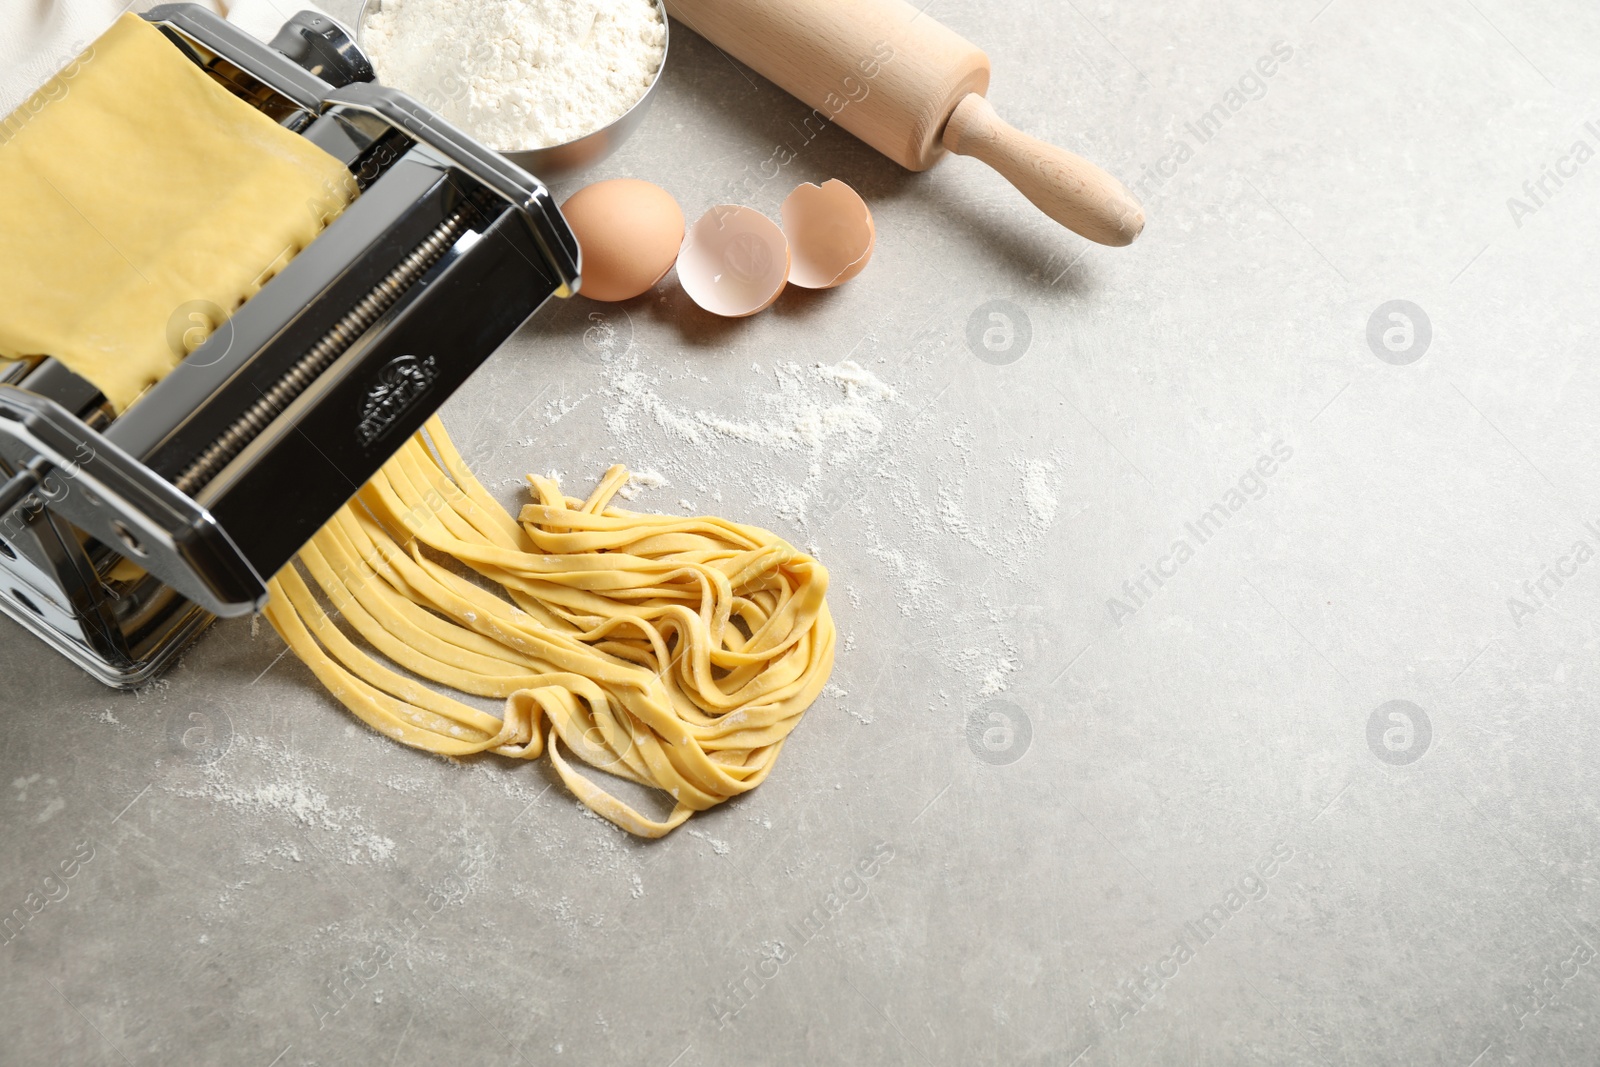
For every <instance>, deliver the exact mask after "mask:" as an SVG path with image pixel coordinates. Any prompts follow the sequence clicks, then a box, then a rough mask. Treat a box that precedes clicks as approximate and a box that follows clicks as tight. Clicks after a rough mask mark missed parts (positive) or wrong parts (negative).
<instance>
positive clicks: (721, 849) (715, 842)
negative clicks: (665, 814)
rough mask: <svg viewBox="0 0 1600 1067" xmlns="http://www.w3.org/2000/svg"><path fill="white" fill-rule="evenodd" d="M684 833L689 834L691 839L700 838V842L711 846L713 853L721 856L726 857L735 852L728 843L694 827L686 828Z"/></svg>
mask: <svg viewBox="0 0 1600 1067" xmlns="http://www.w3.org/2000/svg"><path fill="white" fill-rule="evenodd" d="M684 833H686V834H688V835H689V836H690V837H698V838H699V839H700V840H702V841H704V842H705V843H706V844H708V845H710V846H711V851H712V852H715V853H716V854H717V855H719V856H726V855H727V854H728V853H729V852H732V851H733V848H732V846H730V845H729V844H728V843H727V842H726V841H722V840H719V839H717V838H715V837H712V836H711V835H710V834H708V833H706V832H705V831H704V830H696V829H695V828H694V827H693V826H692V825H691V826H687V827H685V828H684Z"/></svg>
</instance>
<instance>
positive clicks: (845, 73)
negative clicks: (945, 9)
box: [666, 0, 1144, 245]
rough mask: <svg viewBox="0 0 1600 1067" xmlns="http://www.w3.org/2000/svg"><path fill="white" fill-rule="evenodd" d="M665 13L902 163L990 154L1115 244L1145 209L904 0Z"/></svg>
mask: <svg viewBox="0 0 1600 1067" xmlns="http://www.w3.org/2000/svg"><path fill="white" fill-rule="evenodd" d="M666 5H667V13H668V14H670V15H671V16H672V17H673V18H675V19H677V20H678V21H679V22H681V23H683V24H684V25H685V26H687V27H688V28H689V29H691V30H693V31H694V32H696V33H698V34H699V35H700V36H702V37H704V38H705V39H706V40H708V41H710V42H711V43H712V44H714V45H716V46H717V47H718V48H720V49H722V50H723V51H724V52H727V53H728V54H729V55H732V56H733V57H735V58H736V59H739V60H740V61H741V62H743V63H745V64H747V65H748V66H750V67H753V68H754V69H755V70H757V71H759V72H760V73H762V74H763V75H765V76H766V77H767V78H769V79H771V80H772V81H773V82H775V83H777V84H778V85H779V86H780V87H782V88H783V89H785V90H787V91H788V92H790V93H792V94H793V95H794V96H796V97H799V98H800V99H801V100H802V101H804V102H805V103H807V104H809V105H810V106H811V107H813V108H816V109H817V110H818V111H819V112H821V113H822V114H823V115H824V116H827V117H829V118H830V119H831V120H832V121H836V122H838V123H839V125H841V126H843V127H844V128H845V129H847V130H849V131H850V132H851V133H853V134H855V135H856V136H857V137H859V138H861V139H862V140H863V141H865V142H867V143H868V144H869V145H871V146H872V147H873V148H876V149H877V150H878V151H880V152H882V153H883V154H884V155H886V156H888V157H889V158H890V159H892V160H894V161H895V162H896V163H899V164H900V165H901V166H903V167H906V168H908V169H910V170H927V169H928V168H929V167H931V166H933V164H935V163H937V162H938V161H939V158H940V157H941V156H943V155H944V152H945V149H949V150H950V151H952V152H955V153H957V154H958V155H963V156H972V157H974V158H976V159H980V160H982V161H983V162H985V163H987V164H989V166H991V167H993V168H994V169H995V170H997V171H999V172H1000V173H1001V174H1002V175H1004V176H1005V178H1006V179H1007V180H1008V181H1010V182H1011V184H1012V185H1015V186H1016V187H1017V188H1018V189H1019V190H1021V192H1022V194H1023V195H1024V196H1026V197H1027V198H1028V199H1029V200H1031V201H1033V202H1034V204H1035V205H1037V206H1038V208H1039V209H1040V210H1041V211H1043V212H1044V213H1045V214H1046V215H1049V216H1050V217H1051V218H1052V219H1055V220H1056V221H1057V222H1059V223H1061V225H1063V226H1065V227H1067V228H1068V229H1070V230H1073V231H1075V232H1077V233H1080V234H1082V235H1083V236H1085V237H1087V238H1089V240H1091V241H1099V242H1100V243H1101V244H1107V245H1125V244H1127V243H1128V242H1130V241H1132V240H1133V239H1134V238H1135V237H1137V236H1139V231H1140V230H1142V229H1143V228H1144V211H1143V210H1142V209H1141V208H1140V207H1139V205H1138V202H1137V201H1135V200H1134V199H1133V197H1132V196H1131V195H1130V194H1129V193H1128V190H1127V189H1125V188H1124V187H1123V185H1122V183H1121V182H1119V181H1117V179H1115V178H1113V177H1112V176H1111V175H1109V174H1107V173H1106V172H1105V171H1103V170H1101V169H1100V168H1099V167H1097V166H1095V165H1094V164H1093V163H1090V162H1089V161H1088V160H1086V159H1084V158H1082V157H1081V156H1076V155H1073V154H1072V153H1071V152H1068V151H1066V150H1065V149H1062V148H1057V147H1056V146H1055V145H1051V144H1046V143H1045V142H1043V141H1041V140H1039V139H1037V138H1035V137H1030V136H1028V135H1027V134H1025V133H1023V132H1021V131H1020V130H1017V129H1016V128H1014V127H1013V126H1011V125H1009V124H1008V123H1006V122H1005V120H1003V119H1002V118H1000V116H998V115H996V114H995V111H994V108H992V107H991V106H989V102H988V101H987V100H985V99H984V96H983V94H984V92H985V91H986V90H987V89H988V88H989V57H988V56H986V55H984V54H983V51H982V50H981V49H979V48H977V47H976V46H975V45H972V44H970V43H969V42H967V41H966V40H964V39H963V38H962V37H961V36H960V35H959V34H957V33H956V32H955V31H953V30H950V29H948V28H946V27H945V26H942V25H940V24H939V23H938V22H937V21H936V20H934V19H933V18H932V17H931V16H929V15H924V14H921V13H920V12H918V10H917V9H916V8H915V7H912V6H911V5H910V4H909V3H906V2H905V0H666Z"/></svg>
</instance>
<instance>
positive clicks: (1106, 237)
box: [943, 93, 1144, 245]
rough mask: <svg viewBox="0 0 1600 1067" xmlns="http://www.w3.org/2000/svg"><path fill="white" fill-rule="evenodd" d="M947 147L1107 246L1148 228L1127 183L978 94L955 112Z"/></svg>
mask: <svg viewBox="0 0 1600 1067" xmlns="http://www.w3.org/2000/svg"><path fill="white" fill-rule="evenodd" d="M943 141H944V146H945V147H946V148H948V149H950V151H952V152H954V153H956V154H957V155H961V156H971V157H973V158H974V159H978V160H981V161H983V162H984V163H987V164H988V165H989V166H991V167H993V168H994V169H995V170H997V171H999V172H1000V174H1001V176H1002V177H1004V178H1005V179H1006V180H1007V181H1009V182H1010V183H1011V184H1012V185H1014V186H1016V187H1017V189H1018V190H1019V191H1020V192H1021V193H1022V195H1023V196H1026V197H1027V198H1028V199H1029V200H1031V201H1033V203H1034V205H1035V206H1036V207H1038V208H1039V210H1040V211H1043V212H1044V213H1045V214H1046V215H1049V216H1050V217H1051V218H1052V219H1054V220H1055V221H1057V222H1059V223H1060V224H1061V225H1063V226H1065V227H1066V228H1067V229H1069V230H1071V231H1073V232H1074V233H1078V234H1081V235H1083V236H1084V237H1087V238H1088V239H1089V240H1091V241H1098V242H1099V243H1100V244H1103V245H1125V244H1128V243H1130V242H1131V241H1132V240H1133V239H1134V238H1135V237H1138V236H1139V231H1141V230H1143V229H1144V209H1143V208H1141V207H1140V206H1139V203H1138V201H1136V200H1135V199H1134V198H1133V196H1132V194H1130V193H1129V192H1128V190H1127V189H1126V188H1124V187H1123V184H1122V183H1121V182H1119V181H1117V179H1115V178H1113V177H1112V176H1111V175H1109V174H1107V173H1106V172H1105V171H1103V170H1101V169H1100V168H1099V167H1097V166H1095V165H1094V164H1093V163H1090V162H1089V161H1088V160H1087V159H1084V158H1083V157H1082V156H1077V155H1074V154H1072V153H1071V152H1068V151H1067V150H1066V149H1064V148H1057V147H1056V146H1055V145H1053V144H1047V143H1046V142H1044V141H1041V140H1039V139H1038V138H1037V137H1030V136H1029V135H1028V134H1025V133H1023V132H1022V131H1021V130H1018V129H1017V128H1016V127H1014V126H1012V125H1011V124H1010V123H1008V122H1006V121H1005V120H1004V119H1002V118H1001V117H1000V116H999V115H997V114H995V110H994V107H993V106H991V105H990V103H989V101H987V100H985V99H984V98H983V97H982V96H979V95H978V94H977V93H968V94H967V95H966V96H965V97H963V98H962V99H961V102H960V103H958V104H957V105H956V107H955V110H954V111H952V112H951V113H950V119H949V122H947V123H946V125H945V130H944V137H943Z"/></svg>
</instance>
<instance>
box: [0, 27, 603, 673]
mask: <svg viewBox="0 0 1600 1067" xmlns="http://www.w3.org/2000/svg"><path fill="white" fill-rule="evenodd" d="M144 17H145V18H146V19H147V20H149V21H150V22H152V23H153V24H154V25H156V26H157V27H158V28H159V29H160V30H162V32H163V33H164V34H165V35H166V36H167V38H168V39H169V40H170V41H171V42H172V45H173V47H175V48H177V49H179V50H180V51H181V52H182V53H183V54H184V55H185V56H187V57H188V58H189V59H191V60H192V61H193V62H195V63H196V64H198V65H199V66H200V67H201V68H202V69H204V70H205V71H206V72H207V73H209V74H210V75H211V76H212V77H213V78H215V79H216V80H217V81H218V82H220V83H221V84H222V85H223V86H224V87H225V88H227V89H228V90H229V91H230V92H232V93H233V94H234V95H235V96H237V97H239V98H240V99H242V100H244V101H246V102H248V103H250V104H251V105H253V106H254V107H256V108H257V109H258V110H260V111H262V112H263V113H265V114H267V115H269V116H270V117H272V118H273V119H274V120H275V121H277V122H279V123H280V124H281V125H283V126H284V127H286V128H288V129H290V130H293V131H294V132H296V133H298V134H300V135H301V136H304V137H306V138H307V139H308V140H310V141H312V142H313V143H315V144H317V145H318V146H320V147H321V148H323V149H325V150H326V151H328V152H329V153H331V154H332V155H333V156H334V157H336V158H337V159H339V160H340V161H341V162H343V163H344V164H345V165H346V167H347V168H348V169H349V170H350V173H351V174H352V175H353V176H354V179H355V181H356V183H357V185H358V186H359V188H360V194H359V195H358V196H357V197H356V198H355V200H354V201H353V202H352V203H351V204H350V206H349V207H348V208H346V209H345V210H344V212H343V213H342V214H340V215H339V216H338V217H337V218H335V219H334V220H333V221H332V222H331V224H330V225H329V226H328V227H327V228H326V229H325V230H324V231H323V232H322V233H321V234H320V235H319V236H318V237H317V238H316V239H315V240H313V241H312V242H311V243H310V244H309V245H308V246H307V247H306V248H305V249H304V250H303V251H302V252H301V253H300V254H299V255H297V256H296V257H295V258H294V259H292V260H291V261H289V263H288V265H287V266H286V267H285V268H284V269H283V270H282V271H281V272H280V273H278V274H277V275H276V276H275V277H273V278H272V279H271V280H270V281H268V282H267V283H266V284H265V285H264V286H263V287H262V288H261V290H260V291H259V292H258V293H257V294H256V295H255V296H253V297H251V298H250V299H249V300H248V301H247V302H245V303H244V305H243V306H241V307H240V308H239V309H238V310H237V311H236V312H235V313H234V314H233V315H232V316H231V317H227V318H226V321H224V322H220V323H211V325H213V326H215V327H216V329H215V331H214V332H213V333H211V335H210V336H209V337H208V338H207V339H206V340H205V341H204V342H203V343H202V344H201V345H200V346H199V347H198V348H196V349H195V350H194V351H193V352H192V353H191V354H189V356H188V357H187V358H186V359H185V360H184V361H183V362H182V363H180V364H179V366H178V367H177V369H176V370H174V371H173V372H172V373H171V374H169V375H167V376H166V377H165V378H163V379H162V380H161V381H160V382H158V383H157V384H156V385H154V386H153V387H152V388H151V389H150V390H149V391H148V392H147V393H146V394H145V395H144V396H142V397H141V398H140V399H139V400H138V401H137V402H136V403H134V404H133V405H132V406H130V407H129V408H128V409H127V410H126V411H125V412H124V413H122V414H121V415H120V416H119V417H115V418H113V416H112V412H111V409H110V407H109V405H108V404H107V403H106V401H105V398H104V397H103V396H101V395H100V392H99V390H98V389H96V388H95V387H94V386H93V385H91V384H89V383H88V382H87V381H85V380H84V379H82V378H80V377H79V376H77V375H76V374H74V373H72V372H71V371H70V370H68V369H67V367H66V366H64V365H63V364H61V363H59V362H57V361H56V360H54V359H51V358H48V357H46V358H41V359H34V360H31V361H27V362H18V363H15V364H11V365H9V366H7V367H6V368H5V370H4V371H0V610H3V611H4V612H5V613H6V614H7V615H9V616H11V617H12V618H13V619H15V620H16V621H18V622H19V623H21V624H22V625H23V626H25V627H26V628H28V629H29V630H31V631H32V632H33V633H35V634H37V635H38V636H39V637H41V638H42V639H44V640H45V641H46V642H47V643H48V644H50V645H52V646H53V647H55V648H56V649H58V650H59V651H60V652H62V653H64V654H65V655H67V656H68V657H69V658H71V659H72V660H73V661H75V662H76V663H77V664H79V665H80V666H81V667H82V668H83V669H85V670H86V671H88V672H89V673H90V674H91V675H93V676H94V677H95V678H97V679H99V680H100V681H102V682H104V683H106V684H107V685H112V686H117V687H123V688H128V687H132V686H136V685H139V684H140V683H142V682H144V681H145V680H147V679H149V678H150V677H152V676H153V675H155V674H156V673H158V672H159V671H160V670H161V669H162V668H163V667H165V666H167V665H169V664H170V663H171V662H172V661H173V660H174V659H175V658H176V657H177V655H178V654H179V653H180V652H181V651H182V650H183V649H184V648H185V647H187V645H188V644H189V643H190V642H191V641H192V640H193V639H194V638H195V636H197V635H198V634H199V632H200V631H201V630H202V629H204V627H205V626H206V625H207V624H208V623H210V622H211V621H212V620H213V619H214V618H216V617H230V616H240V615H248V614H250V613H252V612H255V611H257V610H258V609H259V608H260V607H261V606H262V605H263V604H264V603H265V601H266V585H265V580H264V579H265V578H267V577H270V576H271V575H272V574H274V573H275V572H276V571H277V570H278V569H279V568H280V567H282V566H283V565H284V564H285V563H287V562H288V561H289V560H290V559H291V558H292V557H293V556H294V554H295V553H296V552H297V551H298V550H299V549H300V547H301V546H302V545H303V544H304V543H305V542H306V541H307V540H308V539H309V538H310V537H311V535H312V534H313V533H315V532H316V531H317V530H318V529H319V528H320V527H321V526H322V525H323V524H324V523H325V522H326V521H327V520H328V519H329V518H330V517H331V516H332V515H333V513H334V512H335V511H337V510H338V508H339V507H340V506H342V505H343V504H344V503H345V502H346V501H347V500H348V499H349V498H350V497H351V496H353V495H354V493H355V492H356V490H357V489H358V488H359V487H360V486H362V485H363V484H365V483H366V481H367V480H368V479H369V478H370V477H371V476H372V475H373V473H374V472H376V471H377V469H378V468H379V467H380V466H381V465H382V464H383V463H384V462H385V461H386V460H387V459H388V458H389V456H390V455H391V454H392V453H393V452H394V450H395V449H396V448H398V447H399V446H400V444H402V443H403V442H404V441H405V439H406V438H407V436H408V435H410V434H411V433H413V432H415V431H416V430H417V428H418V427H420V426H421V424H422V422H423V421H424V420H425V419H426V418H427V417H428V416H430V415H432V414H433V412H435V411H436V410H437V409H438V407H439V406H440V405H441V404H442V403H443V402H444V400H445V399H446V398H447V397H448V396H449V395H450V394H451V393H452V392H453V391H454V390H455V389H456V388H457V387H458V386H460V385H461V383H462V382H463V381H464V380H465V379H466V378H467V376H468V375H469V374H471V373H472V371H473V370H475V369H476V368H477V367H478V366H479V365H480V364H481V363H482V362H483V361H484V360H485V359H487V358H488V357H489V355H490V354H491V353H492V352H493V351H494V350H495V349H496V348H497V347H498V346H499V345H500V343H501V342H502V341H504V340H505V339H506V338H507V337H508V336H509V335H510V334H511V333H513V332H514V331H515V330H516V329H517V328H518V327H519V326H521V325H522V323H523V322H525V321H526V320H527V319H528V318H529V316H531V315H532V314H533V313H534V311H536V310H537V309H538V308H539V306H540V305H541V304H543V303H544V301H545V300H546V299H547V298H549V297H550V296H552V295H559V296H569V295H571V294H572V293H573V292H574V291H576V289H577V285H578V271H579V255H578V245H577V242H576V240H575V239H574V238H573V236H572V233H571V231H570V230H569V229H568V228H567V225H566V222H565V221H564V220H563V219H562V217H561V214H560V212H559V211H558V210H557V208H556V206H555V204H554V202H553V201H552V199H551V197H550V194H549V192H548V191H547V190H546V189H545V187H544V186H543V185H542V184H541V183H540V182H539V181H538V180H537V179H536V178H534V177H532V176H531V175H529V174H528V173H526V172H525V171H523V170H521V169H520V168H518V167H516V166H515V165H513V164H511V163H509V162H507V161H506V160H505V159H504V158H503V157H501V156H499V155H498V154H496V153H494V152H492V151H490V150H489V149H487V148H485V147H483V146H482V145H480V144H478V143H476V142H475V141H473V140H472V139H471V138H469V137H468V136H466V135H465V134H463V133H462V132H461V131H459V130H457V129H455V128H454V127H452V126H450V125H449V124H448V123H446V122H444V121H443V120H441V119H440V118H438V117H437V116H435V115H433V114H432V113H430V112H429V111H428V110H426V109H425V108H423V107H421V106H419V105H418V104H417V103H416V102H414V101H413V100H411V99H410V98H408V97H407V96H405V95H403V94H401V93H398V92H395V91H393V90H391V89H387V88H384V87H381V86H379V85H377V84H374V83H373V82H372V80H371V79H372V68H371V66H370V64H369V63H368V62H367V60H366V58H365V57H364V56H362V55H361V53H360V52H359V50H357V49H356V47H355V45H354V44H353V42H351V41H350V40H349V38H348V36H347V35H346V34H345V33H344V32H343V31H342V30H341V29H340V28H339V27H338V26H337V25H336V24H334V23H332V22H330V21H329V20H328V19H325V18H322V17H321V16H318V15H315V14H313V13H311V12H301V13H300V14H299V15H297V16H295V17H294V18H293V19H291V20H290V21H289V22H288V23H286V24H285V25H284V28H283V30H282V31H281V32H280V33H279V34H278V36H277V37H276V38H275V39H274V40H273V42H272V44H271V45H270V46H269V45H267V44H264V43H262V42H260V41H258V40H256V39H255V38H253V37H251V36H249V35H247V34H245V33H244V32H243V31H241V30H239V29H238V28H236V27H235V26H233V25H231V24H230V23H227V22H225V21H223V20H222V19H220V18H218V17H217V16H216V15H214V14H212V13H211V12H210V11H208V10H206V9H204V8H201V7H199V6H197V5H194V4H170V5H166V6H162V7H157V8H155V9H153V10H151V11H150V12H149V13H147V14H146V15H145V16H144ZM196 313H197V314H199V315H200V316H201V317H202V318H203V319H204V318H205V317H206V316H208V315H211V314H213V312H210V311H207V310H205V309H201V310H199V311H197V312H196ZM215 315H216V317H218V318H220V317H222V316H221V315H220V312H216V313H215ZM129 564H132V566H130V565H129Z"/></svg>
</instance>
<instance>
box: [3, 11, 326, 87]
mask: <svg viewBox="0 0 1600 1067" xmlns="http://www.w3.org/2000/svg"><path fill="white" fill-rule="evenodd" d="M160 2H161V0H0V116H4V115H9V114H11V112H12V111H14V110H16V107H17V105H18V104H20V103H22V102H23V101H24V100H26V99H28V96H29V95H30V94H31V93H32V92H33V91H34V90H35V89H37V88H39V86H41V85H43V84H44V83H45V82H47V81H49V80H50V77H51V75H53V74H55V73H56V71H58V70H60V69H61V68H62V67H64V66H66V65H67V64H68V63H69V62H71V61H72V57H73V56H76V55H77V54H78V53H80V52H82V51H83V50H84V49H85V48H87V47H88V46H89V44H90V43H91V42H93V41H94V39H95V38H96V37H98V36H100V35H101V34H102V33H104V32H105V31H106V29H107V28H108V27H109V26H110V25H111V24H112V23H113V22H115V21H116V20H117V16H118V15H121V14H122V13H123V12H124V11H145V10H148V9H149V8H151V7H154V6H155V5H156V4H157V3H160ZM199 2H200V3H201V4H202V6H205V7H209V8H211V9H212V10H213V11H217V12H219V13H226V14H227V16H228V21H229V22H232V23H235V24H236V25H238V26H239V27H240V28H241V29H243V30H246V31H248V32H249V33H251V34H254V35H255V36H257V37H259V38H261V39H262V40H263V41H270V40H272V38H273V37H275V36H277V34H278V28H279V27H280V26H282V25H283V24H284V22H286V21H287V20H288V19H289V17H290V16H291V15H293V14H294V13H295V12H297V11H307V10H309V11H315V12H318V13H319V14H323V15H326V14H327V12H326V11H323V10H322V9H321V8H320V7H318V6H317V5H316V4H313V3H308V2H307V0H234V2H233V3H231V4H230V3H226V2H222V0H214V2H208V0H199ZM330 17H331V16H330Z"/></svg>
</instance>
